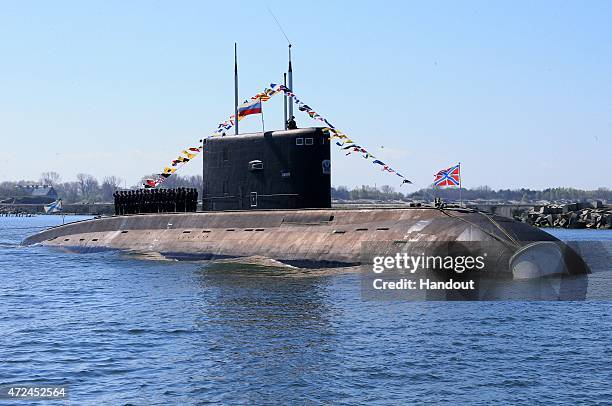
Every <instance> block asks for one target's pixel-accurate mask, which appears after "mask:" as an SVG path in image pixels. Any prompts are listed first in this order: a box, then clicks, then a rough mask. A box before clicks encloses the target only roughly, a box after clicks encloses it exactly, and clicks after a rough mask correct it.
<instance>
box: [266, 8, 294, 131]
mask: <svg viewBox="0 0 612 406" xmlns="http://www.w3.org/2000/svg"><path fill="white" fill-rule="evenodd" d="M268 12H269V13H270V15H271V16H272V18H273V19H274V21H276V25H278V29H279V30H280V31H281V32H282V33H283V37H285V39H286V40H287V43H288V44H289V69H288V70H287V73H286V74H285V86H287V79H289V89H290V90H291V91H293V67H292V66H291V41H289V37H287V34H285V30H283V26H282V25H281V23H280V22H278V19H277V18H276V16H275V15H274V13H273V12H272V10H270V7H268ZM284 100H285V107H284V109H285V130H286V129H287V104H289V118H291V117H293V103H292V100H291V99H290V98H288V97H287V95H286V94H285V97H284Z"/></svg>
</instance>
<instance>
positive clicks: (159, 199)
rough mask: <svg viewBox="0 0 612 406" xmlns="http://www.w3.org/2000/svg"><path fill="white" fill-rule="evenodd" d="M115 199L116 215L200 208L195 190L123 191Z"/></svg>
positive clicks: (191, 210)
mask: <svg viewBox="0 0 612 406" xmlns="http://www.w3.org/2000/svg"><path fill="white" fill-rule="evenodd" d="M113 197H114V199H115V214H116V215H123V214H139V213H168V212H195V211H196V210H197V208H198V191H197V189H195V188H184V187H180V188H177V189H138V190H123V191H117V192H115V193H114V194H113Z"/></svg>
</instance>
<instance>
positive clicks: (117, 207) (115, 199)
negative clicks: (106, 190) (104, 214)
mask: <svg viewBox="0 0 612 406" xmlns="http://www.w3.org/2000/svg"><path fill="white" fill-rule="evenodd" d="M118 196H119V192H117V191H115V193H113V202H114V203H115V216H116V215H118V214H119V201H118V200H117V197H118Z"/></svg>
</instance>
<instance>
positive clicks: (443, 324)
mask: <svg viewBox="0 0 612 406" xmlns="http://www.w3.org/2000/svg"><path fill="white" fill-rule="evenodd" d="M71 219H72V220H74V219H75V218H74V217H73V218H71ZM58 222H61V218H59V217H55V216H40V217H34V218H0V385H1V384H17V383H20V384H25V383H57V384H60V383H66V384H68V385H69V386H70V391H71V394H70V403H71V404H142V405H149V404H160V405H161V404H164V405H165V404H202V403H208V402H211V403H225V404H233V403H248V404H260V403H266V404H278V403H283V404H294V403H299V404H322V403H325V404H327V403H346V404H356V403H363V402H374V403H378V404H389V403H402V404H407V403H446V404H482V405H485V404H486V405H488V404H491V403H509V402H511V403H518V404H534V403H546V404H549V403H559V404H568V405H570V404H571V405H574V404H576V403H589V404H604V403H607V404H610V403H609V402H610V399H612V389H611V388H612V385H611V382H612V314H611V310H612V304H611V302H607V301H584V302H453V303H450V302H428V303H414V302H384V303H382V302H372V301H363V300H362V299H361V294H360V281H359V275H358V274H356V273H354V272H346V273H338V272H331V271H330V272H326V271H320V272H315V273H314V274H312V273H304V272H299V271H288V270H279V269H275V268H266V267H255V266H246V265H237V264H205V263H188V262H170V261H156V260H150V259H149V260H142V259H141V258H135V257H131V256H128V255H125V254H119V253H102V254H86V255H77V254H70V253H64V252H60V251H57V250H53V249H47V248H43V247H20V246H18V244H19V242H20V241H21V240H22V239H23V238H24V237H25V236H26V235H28V234H30V233H32V232H34V231H36V230H37V228H36V227H45V226H50V225H55V224H58ZM554 233H555V234H556V235H558V236H559V237H560V238H562V239H566V240H598V241H603V240H606V241H609V242H610V241H612V232H607V231H591V230H555V231H554ZM17 403H19V402H17V401H13V402H12V403H10V404H17ZM53 403H55V404H56V403H61V401H59V402H58V401H56V402H53ZM19 404H23V403H19Z"/></svg>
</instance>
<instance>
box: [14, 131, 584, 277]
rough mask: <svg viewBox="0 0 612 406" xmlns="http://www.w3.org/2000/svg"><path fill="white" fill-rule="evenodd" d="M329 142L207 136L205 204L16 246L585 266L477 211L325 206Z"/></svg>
mask: <svg viewBox="0 0 612 406" xmlns="http://www.w3.org/2000/svg"><path fill="white" fill-rule="evenodd" d="M330 142H331V141H330V138H329V136H328V135H327V134H326V133H325V131H324V129H323V128H319V127H312V128H301V129H292V130H283V131H267V132H259V133H252V134H240V135H227V136H223V137H215V138H209V139H206V140H204V141H203V151H202V154H203V167H202V173H203V179H204V184H203V194H202V211H198V212H191V213H153V214H127V215H114V216H103V217H100V218H95V219H90V220H84V221H78V222H73V223H69V224H65V225H61V226H57V227H53V228H50V229H47V230H44V231H41V232H38V233H37V234H34V235H31V236H29V237H28V238H26V239H25V240H24V241H23V243H22V244H23V245H42V246H45V247H55V248H59V249H63V250H68V251H71V252H79V253H88V252H99V251H104V250H119V251H126V252H138V253H155V254H159V255H162V256H163V257H165V258H169V259H176V260H218V259H236V258H248V257H264V258H268V259H272V260H275V261H278V262H280V263H283V264H287V265H292V266H296V267H300V268H323V267H346V266H355V265H361V264H364V263H368V261H369V258H368V255H367V253H368V252H369V253H371V252H383V251H385V250H386V251H385V252H390V251H389V250H397V249H401V250H403V251H404V252H407V251H410V250H413V251H415V252H416V251H420V250H424V249H428V248H430V247H433V246H435V247H440V246H448V244H452V245H453V247H455V248H456V247H459V251H461V252H463V253H468V254H477V253H478V252H477V251H479V252H480V251H483V250H485V248H486V251H487V252H488V253H489V259H490V261H492V262H493V263H494V267H492V272H491V273H490V274H489V275H490V276H492V277H494V278H501V279H510V280H524V279H533V278H542V277H546V276H549V275H584V274H588V273H590V270H589V267H588V266H587V265H586V263H585V262H584V261H583V259H582V258H581V256H580V255H579V254H578V253H577V252H576V251H574V250H573V249H572V248H571V247H570V246H568V245H567V244H565V243H563V242H561V241H559V240H558V239H557V238H555V237H554V236H552V235H550V234H548V233H546V232H544V231H542V230H540V229H538V228H535V227H533V226H530V225H528V224H525V223H522V222H519V221H516V220H513V219H509V218H505V217H500V216H496V215H493V214H489V213H485V212H482V211H479V210H476V209H470V208H464V207H444V206H443V205H437V206H421V205H419V207H416V205H413V206H415V207H408V206H406V207H388V208H387V207H384V208H367V207H356V208H339V207H332V204H331V154H330ZM445 244H446V245H445ZM483 247H484V248H483ZM436 249H437V248H436ZM364 254H365V255H364Z"/></svg>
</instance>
